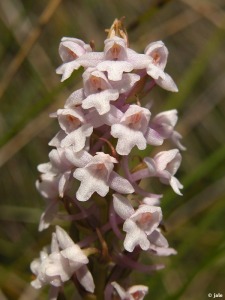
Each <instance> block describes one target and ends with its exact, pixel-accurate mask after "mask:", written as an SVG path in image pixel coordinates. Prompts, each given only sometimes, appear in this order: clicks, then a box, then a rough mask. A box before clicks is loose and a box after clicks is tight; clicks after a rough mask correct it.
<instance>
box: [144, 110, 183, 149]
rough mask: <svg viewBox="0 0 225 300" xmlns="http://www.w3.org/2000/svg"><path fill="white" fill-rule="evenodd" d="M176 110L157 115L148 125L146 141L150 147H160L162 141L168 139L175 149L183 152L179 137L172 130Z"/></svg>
mask: <svg viewBox="0 0 225 300" xmlns="http://www.w3.org/2000/svg"><path fill="white" fill-rule="evenodd" d="M177 119H178V116H177V110H176V109H172V110H168V111H164V112H161V113H159V114H157V115H156V116H155V117H154V118H153V119H152V120H151V121H150V123H149V128H148V131H147V134H146V140H147V142H148V144H150V145H155V146H158V145H162V143H163V141H164V139H168V138H170V139H171V140H172V141H173V142H174V143H175V145H176V146H177V147H179V148H180V149H181V150H185V147H184V146H182V145H181V143H180V142H179V139H180V138H181V135H180V134H179V133H178V132H177V131H175V130H174V126H175V125H176V123H177Z"/></svg>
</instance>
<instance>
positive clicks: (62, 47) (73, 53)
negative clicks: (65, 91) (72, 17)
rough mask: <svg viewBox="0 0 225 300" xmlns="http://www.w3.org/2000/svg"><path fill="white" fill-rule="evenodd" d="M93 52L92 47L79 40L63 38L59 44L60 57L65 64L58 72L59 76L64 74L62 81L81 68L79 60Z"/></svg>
mask: <svg viewBox="0 0 225 300" xmlns="http://www.w3.org/2000/svg"><path fill="white" fill-rule="evenodd" d="M91 51H92V49H91V47H90V45H88V44H85V43H84V42H83V41H81V40H79V39H76V38H70V37H64V38H62V40H61V43H60V44H59V55H60V57H61V59H62V61H63V62H64V63H63V64H62V65H61V66H60V67H58V69H57V70H56V73H57V74H62V80H61V81H64V80H66V79H67V78H69V77H70V75H71V74H72V72H73V71H74V70H77V69H78V68H79V67H80V66H81V64H80V63H79V62H78V61H77V58H78V57H81V56H83V55H84V54H85V53H87V52H91Z"/></svg>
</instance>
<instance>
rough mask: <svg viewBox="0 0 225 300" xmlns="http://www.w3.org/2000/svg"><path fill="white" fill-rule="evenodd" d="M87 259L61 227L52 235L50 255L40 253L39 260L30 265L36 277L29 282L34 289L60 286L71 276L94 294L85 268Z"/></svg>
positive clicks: (92, 283) (91, 280) (89, 276)
mask: <svg viewBox="0 0 225 300" xmlns="http://www.w3.org/2000/svg"><path fill="white" fill-rule="evenodd" d="M87 263H88V258H87V256H86V255H85V253H84V252H83V251H82V250H81V249H80V247H79V246H78V245H76V244H75V243H74V242H73V240H72V239H71V238H70V237H69V235H68V234H67V233H66V232H65V230H63V229H62V228H61V227H59V226H57V227H56V233H53V235H52V243H51V249H50V253H48V252H47V251H46V250H43V251H41V253H40V258H39V259H36V260H34V261H33V262H32V263H31V270H32V272H33V273H34V274H35V275H36V276H37V277H36V279H35V280H33V281H32V282H31V284H32V286H33V287H35V288H37V289H38V288H41V287H42V286H44V285H46V284H50V285H52V286H55V287H59V286H62V285H63V283H64V282H65V281H68V280H69V279H70V278H71V277H72V275H73V274H75V275H76V277H77V279H78V281H79V282H80V284H81V285H82V286H83V287H84V288H85V290H86V291H88V292H91V293H93V292H94V288H95V286H94V281H93V278H92V275H91V273H90V272H89V270H88V269H87V267H86V264H87Z"/></svg>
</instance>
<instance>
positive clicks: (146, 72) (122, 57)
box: [31, 20, 184, 300]
mask: <svg viewBox="0 0 225 300" xmlns="http://www.w3.org/2000/svg"><path fill="white" fill-rule="evenodd" d="M93 48H94V47H93V44H91V45H89V44H85V43H84V42H83V41H81V40H79V39H76V38H69V37H66V38H63V39H62V40H61V43H60V45H59V54H60V57H61V59H62V61H63V64H62V65H61V66H60V67H59V68H58V69H57V73H58V74H60V75H62V81H63V80H66V79H67V78H69V77H70V76H71V74H72V73H73V71H74V70H77V69H78V68H80V67H83V68H84V72H83V75H82V77H83V87H82V88H81V89H78V90H76V91H74V92H73V93H72V94H71V95H70V96H69V98H68V99H67V100H66V102H65V105H64V107H63V108H61V109H58V110H57V111H56V112H55V113H53V114H51V117H53V118H57V120H58V123H59V126H60V130H59V132H58V133H57V134H56V135H55V137H54V138H53V139H52V140H51V141H50V142H49V145H50V146H52V147H54V148H53V150H51V151H50V153H49V162H47V163H44V164H41V165H39V166H38V170H39V172H40V173H41V174H40V178H39V180H38V181H37V183H36V186H37V189H38V190H39V192H40V193H41V195H42V196H43V197H44V198H46V202H47V206H46V210H45V212H44V213H43V214H42V216H41V220H40V224H39V230H40V231H41V230H43V229H45V228H47V227H49V225H50V224H51V223H52V222H53V219H56V218H58V219H59V218H60V219H64V220H66V221H71V222H72V224H73V228H76V231H77V232H76V236H77V237H78V238H77V241H76V244H75V243H74V242H73V240H72V239H71V238H70V237H69V236H68V234H67V233H66V232H65V231H64V230H63V229H62V228H60V227H59V226H57V228H56V233H53V236H52V244H51V247H50V252H49V251H47V250H43V251H42V252H41V254H40V259H38V260H35V261H33V262H32V264H31V269H32V272H33V273H34V274H35V275H36V279H35V280H34V281H33V282H32V285H33V286H34V287H35V288H40V287H42V286H43V285H45V284H50V285H51V286H52V287H53V288H54V293H53V294H55V295H57V293H58V291H59V288H60V287H62V286H63V284H64V282H65V281H68V280H72V281H74V282H75V284H76V286H77V288H78V290H79V291H80V290H81V289H82V292H84V290H85V291H86V292H88V293H95V284H94V281H93V278H92V275H91V273H90V272H89V271H88V269H87V267H86V264H87V263H88V258H87V255H86V254H85V253H88V254H89V255H90V254H95V255H94V256H93V257H91V260H93V265H95V266H99V265H101V264H104V265H105V266H107V267H106V268H104V276H102V279H101V280H103V284H101V285H103V286H104V287H105V290H104V291H99V290H98V291H97V292H96V297H98V296H99V295H101V296H99V297H102V295H103V293H104V295H105V296H104V297H105V299H108V300H110V299H114V298H115V297H116V295H117V296H119V297H120V299H131V300H132V299H139V300H140V299H143V298H144V296H145V294H146V293H147V292H148V288H147V287H145V286H141V285H140V286H133V287H131V288H129V289H127V291H125V290H124V289H123V288H122V287H121V286H120V285H119V284H118V283H117V282H116V281H118V282H120V283H121V282H123V281H124V282H125V278H124V270H126V268H128V269H137V270H139V271H144V272H152V271H153V270H156V269H160V268H161V266H160V265H156V266H145V265H142V264H141V263H140V262H138V257H139V255H140V253H141V251H142V250H143V251H147V252H149V255H150V254H154V255H160V256H163V255H171V254H175V253H176V251H175V250H174V249H172V248H169V245H168V242H167V240H166V238H165V237H164V236H163V234H162V232H161V226H160V225H161V223H162V218H163V216H162V209H161V207H160V201H161V198H162V195H161V194H160V195H159V194H154V193H151V192H150V191H148V190H145V189H143V188H142V187H140V185H139V183H140V181H141V180H142V179H144V178H152V177H155V178H158V179H159V181H160V182H161V183H163V184H166V185H170V186H171V187H172V189H173V190H174V192H175V193H177V194H178V195H181V191H180V190H181V189H182V184H181V183H180V182H179V180H178V179H177V178H176V177H175V174H176V172H177V170H178V168H179V166H180V163H181V154H180V151H179V150H184V147H183V146H182V145H181V143H180V139H181V135H180V134H179V133H178V132H177V131H175V129H174V127H175V125H176V123H177V119H178V117H177V111H176V110H175V109H173V110H169V111H164V112H160V113H158V114H156V115H155V116H152V113H151V111H150V110H149V109H148V108H147V107H143V106H141V104H140V97H141V95H142V94H143V93H144V94H147V93H148V92H150V91H151V89H152V88H153V87H154V86H155V85H159V86H160V87H162V88H164V89H166V90H168V91H172V92H177V86H176V84H175V83H174V81H173V79H172V78H171V77H170V75H168V74H167V73H166V72H165V71H164V70H165V66H166V63H167V58H168V50H167V48H166V47H165V45H164V43H163V42H162V41H157V42H153V43H150V44H149V45H148V46H147V47H146V49H145V51H144V54H139V53H137V52H135V51H134V50H132V49H130V48H129V45H128V39H127V34H126V31H125V29H124V28H123V25H122V22H121V21H119V20H115V22H114V23H113V25H112V27H111V28H110V30H109V34H108V38H107V39H106V40H105V47H104V51H103V52H96V51H94V49H93ZM165 140H170V141H171V142H172V143H173V144H174V147H175V148H174V149H172V150H165V148H163V149H162V150H163V151H159V152H157V154H156V155H155V156H154V157H150V156H147V157H145V158H144V159H142V161H141V163H139V164H138V165H137V166H134V167H133V168H132V169H131V167H130V162H129V161H131V160H132V158H133V157H134V154H136V156H137V155H138V154H137V153H138V152H137V149H138V150H145V153H148V152H149V151H150V150H151V149H152V148H153V147H160V146H162V145H163V144H164V141H165ZM61 204H63V205H64V207H65V209H66V211H67V213H68V215H65V214H62V212H61V209H60V207H61ZM121 226H122V229H123V231H124V233H125V234H123V233H122V232H121ZM110 232H111V233H113V235H112V234H111V233H110ZM109 236H110V239H109ZM81 247H82V248H83V247H89V248H86V250H81ZM91 247H92V248H91ZM93 247H95V248H94V249H95V250H94V251H92V250H90V249H93ZM85 251H86V252H85ZM96 285H97V284H96ZM101 293H102V294H101ZM96 299H97V298H96Z"/></svg>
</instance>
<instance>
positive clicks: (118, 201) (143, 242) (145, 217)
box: [113, 194, 162, 252]
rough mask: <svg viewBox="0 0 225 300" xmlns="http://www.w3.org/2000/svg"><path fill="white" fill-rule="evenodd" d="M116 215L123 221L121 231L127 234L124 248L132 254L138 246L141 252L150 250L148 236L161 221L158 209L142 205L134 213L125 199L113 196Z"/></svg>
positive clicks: (117, 195)
mask: <svg viewBox="0 0 225 300" xmlns="http://www.w3.org/2000/svg"><path fill="white" fill-rule="evenodd" d="M113 206H114V209H115V211H116V213H117V214H118V215H119V216H120V217H121V218H122V219H123V220H125V222H124V225H123V230H124V231H125V232H126V233H127V234H126V237H125V240H124V248H125V249H126V250H127V251H129V252H132V251H133V250H134V248H135V247H136V246H137V245H139V246H140V247H141V248H142V249H143V250H148V249H149V248H150V241H149V239H148V236H149V235H150V234H151V233H152V232H153V231H154V230H155V229H156V228H157V227H158V226H159V224H160V222H161V220H162V211H161V208H160V207H156V206H151V205H145V204H142V205H140V206H139V208H138V209H137V210H136V211H135V210H134V208H133V207H132V205H131V204H130V202H129V201H128V199H127V198H125V197H123V196H121V195H119V194H114V195H113Z"/></svg>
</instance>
